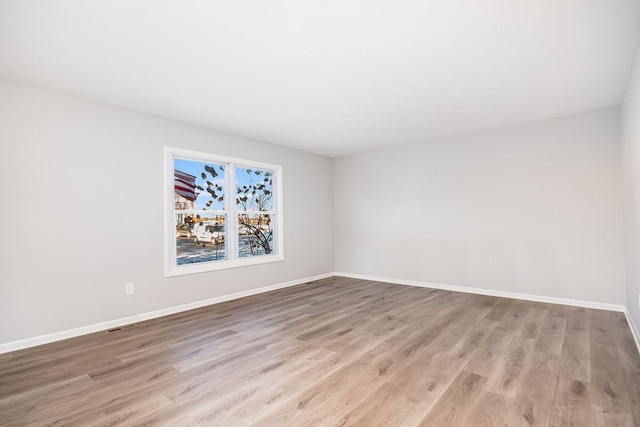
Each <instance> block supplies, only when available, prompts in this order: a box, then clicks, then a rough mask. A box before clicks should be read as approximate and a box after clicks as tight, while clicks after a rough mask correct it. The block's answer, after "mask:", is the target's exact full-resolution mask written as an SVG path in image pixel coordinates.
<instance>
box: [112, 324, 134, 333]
mask: <svg viewBox="0 0 640 427" xmlns="http://www.w3.org/2000/svg"><path fill="white" fill-rule="evenodd" d="M135 327H136V324H135V323H132V324H130V325H124V326H118V327H117V328H111V329H107V333H108V334H110V333H112V332H120V331H125V330H127V329H132V328H135Z"/></svg>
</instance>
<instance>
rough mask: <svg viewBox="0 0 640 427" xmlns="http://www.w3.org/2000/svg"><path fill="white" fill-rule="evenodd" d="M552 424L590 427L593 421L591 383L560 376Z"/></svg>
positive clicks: (562, 426) (560, 426)
mask: <svg viewBox="0 0 640 427" xmlns="http://www.w3.org/2000/svg"><path fill="white" fill-rule="evenodd" d="M555 396H556V397H555V401H554V407H553V410H552V414H551V421H550V423H549V425H550V426H558V427H565V426H566V427H569V426H571V427H574V426H575V427H583V426H584V427H588V426H590V425H591V423H592V416H591V404H590V392H589V384H588V383H586V382H583V381H579V380H575V379H572V378H565V377H562V376H561V377H559V378H558V386H557V389H556V393H555Z"/></svg>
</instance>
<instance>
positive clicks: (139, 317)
mask: <svg viewBox="0 0 640 427" xmlns="http://www.w3.org/2000/svg"><path fill="white" fill-rule="evenodd" d="M333 276H335V273H326V274H321V275H318V276H313V277H307V278H304V279H298V280H292V281H290V282H284V283H277V284H275V285H270V286H264V287H262V288H257V289H250V290H248V291H242V292H236V293H233V294H229V295H222V296H219V297H215V298H210V299H206V300H201V301H195V302H192V303H189V304H183V305H177V306H174V307H168V308H163V309H161V310H155V311H150V312H148V313H142V314H136V315H135V316H129V317H123V318H120V319H114V320H110V321H108V322H102V323H95V324H93V325H87V326H82V327H79V328H74V329H69V330H66V331H61V332H55V333H52V334H47V335H41V336H37V337H33V338H26V339H23V340H19V341H12V342H8V343H5V344H0V354H3V353H9V352H12V351H17V350H22V349H25V348H30V347H35V346H38V345H42V344H49V343H52V342H55V341H61V340H64V339H67V338H74V337H78V336H80V335H86V334H92V333H94V332H100V331H104V330H107V329H111V328H116V327H118V326H124V325H130V324H132V323H136V322H142V321H144V320H150V319H155V318H158V317H162V316H168V315H170V314H176V313H181V312H183V311H188V310H193V309H195V308H200V307H205V306H207V305H212V304H218V303H221V302H225V301H230V300H234V299H238V298H242V297H248V296H251V295H256V294H261V293H264V292H269V291H274V290H276V289H282V288H288V287H291V286H296V285H301V284H303V283H308V282H313V281H315V280H320V279H326V278H327V277H333Z"/></svg>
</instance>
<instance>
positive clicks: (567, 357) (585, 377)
mask: <svg viewBox="0 0 640 427" xmlns="http://www.w3.org/2000/svg"><path fill="white" fill-rule="evenodd" d="M590 360H591V354H590V351H589V332H588V331H575V330H573V331H567V332H566V333H565V335H564V341H563V343H562V354H561V365H562V366H561V374H562V375H563V376H564V377H567V378H573V379H576V380H580V381H584V382H589V381H591V361H590Z"/></svg>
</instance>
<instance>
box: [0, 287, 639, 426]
mask: <svg viewBox="0 0 640 427" xmlns="http://www.w3.org/2000/svg"><path fill="white" fill-rule="evenodd" d="M634 423H635V424H634ZM0 424H2V425H11V426H20V425H64V426H68V425H79V426H90V425H163V426H164V425H174V426H191V425H194V426H197V425H202V426H213V425H219V426H236V425H238V426H254V425H255V426H307V425H326V426H338V425H339V426H342V425H360V426H386V425H396V426H436V427H439V426H474V427H476V426H547V425H549V426H633V425H636V426H640V356H639V355H638V351H637V349H636V346H635V343H634V341H633V338H632V336H631V332H630V330H629V327H628V325H627V323H626V320H625V318H624V315H623V314H621V313H614V312H607V311H599V310H590V309H584V308H576V307H568V306H561V305H552V304H543V303H535V302H526V301H521V300H511V299H502V298H495V297H487V296H478V295H471V294H464V293H455V292H447V291H440V290H433V289H424V288H414V287H409V286H401V285H393V284H385V283H377V282H368V281H363V280H355V279H345V278H337V277H336V278H330V279H325V280H321V281H317V282H313V283H309V284H305V285H300V286H296V287H293V288H288V289H284V290H280V291H276V292H271V293H268V294H262V295H257V296H253V297H248V298H243V299H241V300H236V301H231V302H227V303H223V304H218V305H214V306H210V307H206V308H202V309H198V310H193V311H190V312H186V313H181V314H177V315H173V316H168V317H164V318H161V319H155V320H151V321H148V322H143V323H140V324H138V325H136V326H135V327H132V328H128V329H127V328H124V329H123V330H121V331H119V332H112V333H107V332H102V333H96V334H92V335H87V336H84V337H79V338H74V339H71V340H67V341H63V342H58V343H54V344H50V345H46V346H41V347H37V348H33V349H27V350H22V351H18V352H15V353H11V354H5V355H0Z"/></svg>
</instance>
